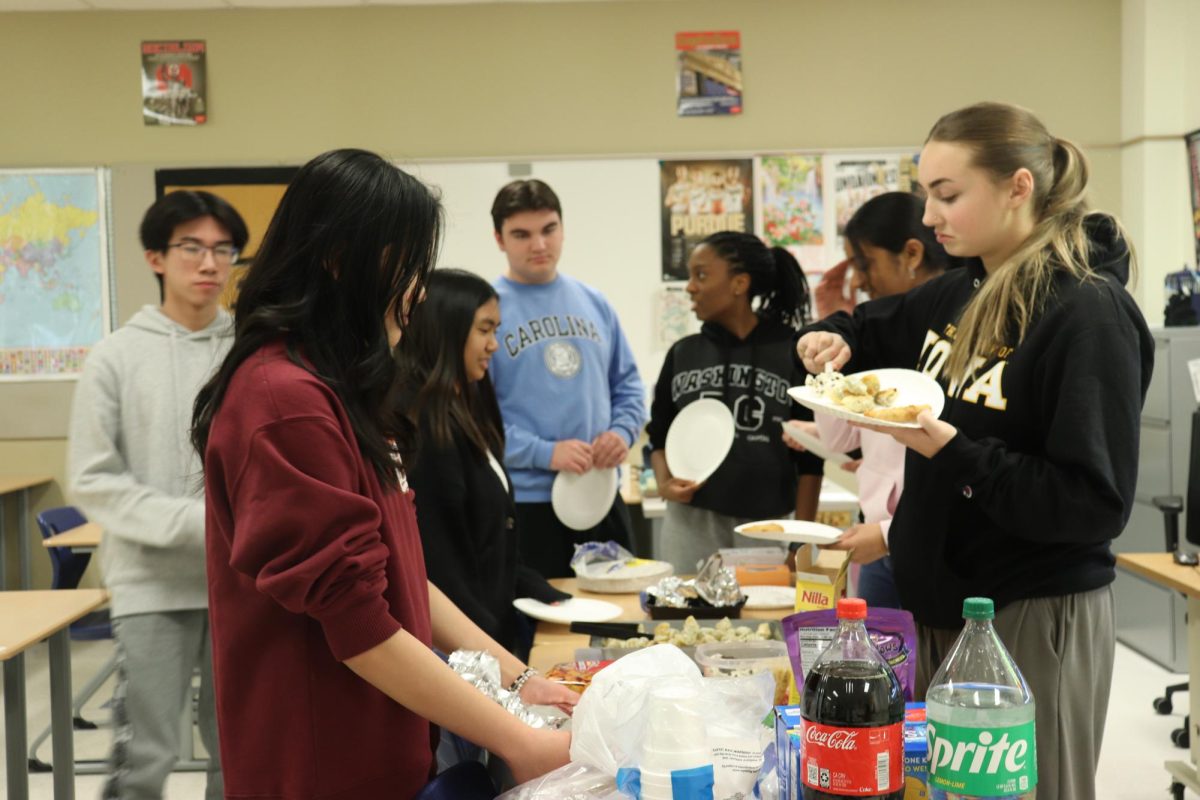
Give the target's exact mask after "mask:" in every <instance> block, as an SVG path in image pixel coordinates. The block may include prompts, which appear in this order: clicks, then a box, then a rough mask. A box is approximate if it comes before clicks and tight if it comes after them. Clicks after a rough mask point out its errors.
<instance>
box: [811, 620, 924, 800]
mask: <svg viewBox="0 0 1200 800" xmlns="http://www.w3.org/2000/svg"><path fill="white" fill-rule="evenodd" d="M837 616H838V631H837V635H836V636H834V638H833V641H832V642H830V644H829V647H827V648H825V651H824V652H823V653H821V655H820V657H818V658H817V661H816V663H815V664H813V666H812V667H811V668H810V669H809V670H808V675H807V676H806V677H805V679H804V693H803V695H802V696H801V698H800V716H801V726H802V737H803V750H802V754H801V763H800V769H799V772H800V775H799V776H797V777H798V778H799V780H800V782H801V785H802V787H803V797H804V800H826V798H841V797H860V798H869V799H870V798H877V799H878V800H902V798H903V797H904V693H903V692H902V691H901V689H900V681H898V680H897V679H896V674H895V673H894V672H892V668H891V667H889V666H888V663H887V661H885V660H884V658H883V656H881V655H880V654H879V651H878V650H876V649H875V645H874V644H872V643H871V638H870V636H868V635H867V626H866V622H865V620H866V618H867V604H866V603H865V602H864V601H862V600H860V599H858V598H847V599H842V600H839V601H838V604H837Z"/></svg>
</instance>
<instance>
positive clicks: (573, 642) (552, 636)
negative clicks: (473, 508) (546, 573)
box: [529, 578, 792, 672]
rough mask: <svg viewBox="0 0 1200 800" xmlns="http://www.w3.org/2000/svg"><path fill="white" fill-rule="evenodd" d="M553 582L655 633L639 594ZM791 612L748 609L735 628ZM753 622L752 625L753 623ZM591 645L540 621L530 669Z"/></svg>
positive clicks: (546, 665)
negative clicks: (608, 605) (613, 608)
mask: <svg viewBox="0 0 1200 800" xmlns="http://www.w3.org/2000/svg"><path fill="white" fill-rule="evenodd" d="M550 583H551V584H552V585H553V586H554V587H555V588H557V589H560V590H562V591H564V592H567V593H569V594H571V595H574V596H575V597H578V598H584V599H589V600H600V601H604V602H608V603H612V604H613V605H615V606H618V607H619V608H620V609H621V613H620V615H618V616H617V617H614V618H613V621H620V622H645V623H646V629H647V630H648V631H649V630H652V629H653V627H654V625H655V624H656V623H657V622H658V620H648V619H647V615H646V612H645V611H644V610H642V607H641V604H640V601H639V595H638V593H636V592H631V593H627V594H609V593H600V592H589V591H585V590H582V589H580V588H579V585H578V582H577V581H576V579H575V578H554V579H552V580H551V581H550ZM791 613H792V610H791V609H790V608H763V609H749V610H745V611H743V612H742V617H743V618H744V621H742V620H738V619H734V620H733V622H734V624H735V625H750V627H755V626H756V625H757V623H758V621H760V620H780V619H783V618H784V617H786V616H788V615H789V614H791ZM751 620H753V624H752V623H751ZM716 622H717V620H715V619H708V620H700V623H701V624H702V625H704V626H706V627H709V626H712V625H714V624H715V623H716ZM590 646H591V637H590V636H589V635H588V634H584V633H572V632H571V630H570V627H569V626H568V625H563V624H557V623H552V622H539V623H538V626H537V634H536V635H535V636H534V639H533V649H532V650H531V651H530V654H529V666H531V667H533V668H534V669H536V670H538V671H540V672H545V671H546V670H548V669H550V668H551V667H553V666H554V665H556V664H562V663H564V662H571V661H574V660H575V652H576V651H577V650H580V649H584V648H588V647H590Z"/></svg>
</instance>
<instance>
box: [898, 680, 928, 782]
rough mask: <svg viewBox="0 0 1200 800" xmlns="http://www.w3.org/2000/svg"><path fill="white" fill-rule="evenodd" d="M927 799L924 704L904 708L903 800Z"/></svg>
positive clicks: (912, 704)
mask: <svg viewBox="0 0 1200 800" xmlns="http://www.w3.org/2000/svg"><path fill="white" fill-rule="evenodd" d="M928 798H929V740H928V739H927V738H926V731H925V704H924V703H908V704H906V705H905V706H904V800H928Z"/></svg>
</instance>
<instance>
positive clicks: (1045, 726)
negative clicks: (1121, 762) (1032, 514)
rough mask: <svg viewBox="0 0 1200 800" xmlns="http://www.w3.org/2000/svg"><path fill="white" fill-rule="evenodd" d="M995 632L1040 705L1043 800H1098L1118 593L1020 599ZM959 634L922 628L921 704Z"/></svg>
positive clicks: (919, 631)
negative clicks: (1097, 771)
mask: <svg viewBox="0 0 1200 800" xmlns="http://www.w3.org/2000/svg"><path fill="white" fill-rule="evenodd" d="M995 626H996V633H997V634H999V635H1000V640H1001V641H1002V642H1004V646H1005V647H1007V648H1008V651H1009V652H1010V653H1012V655H1013V658H1014V659H1015V660H1016V662H1017V668H1018V669H1020V670H1021V674H1022V675H1024V676H1025V681H1026V682H1027V683H1028V684H1029V688H1030V689H1031V690H1033V699H1034V701H1035V702H1036V703H1037V734H1036V735H1037V757H1038V758H1037V761H1038V764H1037V768H1038V784H1037V796H1038V800H1093V798H1095V797H1096V766H1097V765H1098V764H1099V763H1100V740H1101V739H1102V738H1103V736H1104V718H1105V716H1106V715H1107V714H1108V693H1109V689H1110V688H1111V686H1112V672H1113V658H1114V653H1115V650H1116V630H1115V627H1114V623H1113V595H1112V588H1111V587H1107V586H1106V587H1104V588H1103V589H1096V590H1095V591H1091V592H1081V593H1080V594H1070V595H1065V596H1062V597H1039V598H1035V599H1033V600H1020V601H1018V602H1015V603H1012V604H1011V605H1008V606H1005V607H1004V608H1003V609H1001V610H1000V611H999V612H997V614H996V620H995ZM958 633H959V632H958V631H947V630H941V629H938V628H930V627H927V626H925V625H918V626H917V639H918V640H919V643H918V655H917V678H916V686H915V687H914V696H915V697H916V699H918V700H924V699H925V691H926V690H927V689H928V688H929V683H930V681H932V680H933V675H934V673H935V672H937V668H938V666H940V665H941V663H942V659H944V658H945V657H946V655H948V654H949V652H950V648H951V647H952V646H953V645H954V640H955V639H957V638H958Z"/></svg>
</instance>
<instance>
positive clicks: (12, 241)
mask: <svg viewBox="0 0 1200 800" xmlns="http://www.w3.org/2000/svg"><path fill="white" fill-rule="evenodd" d="M103 192H104V190H103V181H102V175H101V173H100V172H99V171H98V170H79V171H70V172H68V171H54V172H49V171H47V172H27V171H0V380H30V379H34V380H37V379H47V378H61V377H70V376H72V375H76V374H78V373H79V372H80V371H82V369H83V360H84V358H85V357H86V356H87V353H88V350H89V349H90V348H91V346H92V345H93V344H95V343H96V342H98V341H99V340H100V339H101V338H102V337H103V336H104V334H105V332H106V331H107V329H108V324H107V316H108V313H107V312H108V303H107V293H108V281H107V270H108V252H107V220H106V217H105V207H104V206H105V203H104V194H103Z"/></svg>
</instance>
